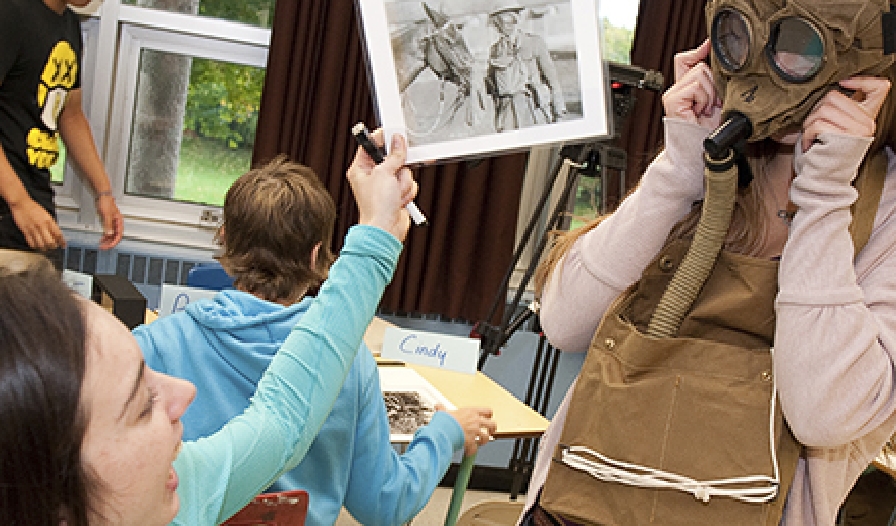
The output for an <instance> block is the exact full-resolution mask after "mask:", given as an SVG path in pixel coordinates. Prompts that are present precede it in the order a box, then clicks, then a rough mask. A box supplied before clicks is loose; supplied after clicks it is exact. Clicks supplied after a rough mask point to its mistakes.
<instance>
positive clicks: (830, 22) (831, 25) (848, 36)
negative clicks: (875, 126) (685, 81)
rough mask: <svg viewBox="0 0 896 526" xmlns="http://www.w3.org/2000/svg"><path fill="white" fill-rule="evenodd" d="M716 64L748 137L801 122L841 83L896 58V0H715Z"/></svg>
mask: <svg viewBox="0 0 896 526" xmlns="http://www.w3.org/2000/svg"><path fill="white" fill-rule="evenodd" d="M706 20H707V27H708V29H709V34H710V40H711V42H712V61H711V63H712V71H713V77H714V79H715V83H716V89H717V90H718V93H719V94H720V96H721V98H722V101H723V107H722V114H723V118H727V116H730V115H734V114H738V113H739V114H741V115H743V116H744V117H746V119H747V120H748V121H749V123H750V125H751V127H750V130H751V131H750V134H749V138H748V139H747V140H748V141H758V140H761V139H764V138H766V137H769V136H772V135H774V134H775V133H777V132H779V131H784V130H790V129H794V128H796V127H799V126H800V125H801V124H802V122H803V120H804V119H805V118H806V116H807V115H808V114H809V112H810V111H811V110H812V108H813V107H814V105H815V103H816V102H818V100H819V99H820V98H821V97H823V96H824V95H825V94H826V93H827V92H828V91H829V90H831V89H836V88H837V82H838V81H840V80H842V79H845V78H848V77H852V76H855V75H880V74H881V73H883V72H884V71H886V70H887V68H889V67H890V66H891V65H892V64H893V62H894V55H893V53H894V52H896V10H894V11H893V12H891V6H890V2H889V0H708V1H707V4H706Z"/></svg>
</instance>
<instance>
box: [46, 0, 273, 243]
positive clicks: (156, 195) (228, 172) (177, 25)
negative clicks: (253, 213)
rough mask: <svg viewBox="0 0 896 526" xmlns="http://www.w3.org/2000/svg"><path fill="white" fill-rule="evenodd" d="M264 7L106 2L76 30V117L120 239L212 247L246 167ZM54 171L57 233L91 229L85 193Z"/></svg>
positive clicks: (224, 0) (177, 0) (253, 1)
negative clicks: (115, 213) (80, 107)
mask: <svg viewBox="0 0 896 526" xmlns="http://www.w3.org/2000/svg"><path fill="white" fill-rule="evenodd" d="M273 6H274V0H200V1H195V0H106V2H105V3H104V5H103V7H102V9H101V10H100V11H99V12H98V14H99V15H100V16H99V18H91V19H88V20H85V21H84V22H83V23H82V28H83V29H84V31H85V57H84V67H83V73H84V77H83V84H84V88H85V90H84V91H85V99H84V103H85V110H86V111H87V112H88V115H89V117H90V119H91V125H92V127H93V130H94V135H95V139H96V141H97V144H98V147H99V149H100V152H101V155H102V156H103V160H104V163H105V166H106V170H107V171H108V173H109V176H110V178H111V180H112V186H113V192H114V194H115V196H116V198H117V201H118V206H119V208H120V209H121V211H122V213H123V214H124V216H125V223H126V232H125V233H126V235H127V236H128V238H137V239H142V240H145V241H151V242H165V243H168V244H179V245H185V246H190V247H194V248H200V249H213V248H214V244H213V243H212V236H213V233H214V227H216V226H217V224H218V221H219V218H220V206H221V205H222V204H223V200H224V194H225V192H226V191H227V188H229V187H230V184H231V183H232V182H233V180H234V179H236V178H237V177H238V176H239V175H240V174H242V173H244V172H245V171H246V170H248V169H249V167H250V160H251V155H252V147H253V144H254V139H255V127H256V125H257V118H258V109H259V103H260V99H261V90H262V86H263V84H264V76H265V69H264V68H265V65H266V63H267V52H268V44H269V42H270V30H269V29H267V28H268V27H270V17H271V14H272V13H273ZM91 104H92V106H91ZM60 165H61V163H60ZM57 171H58V172H60V174H59V175H58V176H57V175H56V173H55V172H54V181H55V180H57V178H58V180H59V181H60V183H61V186H60V187H58V188H59V189H64V188H65V187H66V186H71V191H70V192H69V193H70V200H67V201H66V200H62V201H61V200H59V199H57V203H58V204H59V207H60V209H63V208H65V209H66V210H65V211H66V213H62V211H61V212H60V223H61V224H62V225H63V226H64V227H67V228H75V229H83V228H87V229H90V225H91V224H92V223H93V222H94V221H95V220H96V218H95V212H94V211H93V206H92V196H91V193H90V192H89V189H88V188H85V187H84V185H82V184H81V182H80V180H78V178H76V177H69V176H68V173H69V168H66V170H65V171H64V172H62V171H61V170H58V169H57ZM61 193H63V194H64V193H65V192H64V191H63V192H61ZM57 195H60V192H59V191H57Z"/></svg>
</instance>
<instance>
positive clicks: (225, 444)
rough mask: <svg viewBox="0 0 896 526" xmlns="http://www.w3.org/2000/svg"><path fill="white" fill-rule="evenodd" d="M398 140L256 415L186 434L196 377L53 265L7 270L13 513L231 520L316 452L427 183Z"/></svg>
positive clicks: (2, 413) (254, 407) (0, 406)
mask: <svg viewBox="0 0 896 526" xmlns="http://www.w3.org/2000/svg"><path fill="white" fill-rule="evenodd" d="M405 154H406V145H405V142H404V140H403V139H402V138H400V137H396V138H395V139H394V140H393V144H392V149H391V153H390V155H389V156H388V157H387V158H386V160H385V161H384V162H383V163H382V164H380V165H378V166H376V165H375V164H374V162H373V161H372V160H371V159H370V157H368V156H367V154H366V153H364V152H363V150H361V149H359V150H358V153H357V154H356V156H355V160H354V162H353V164H352V166H351V167H350V168H349V170H348V179H349V182H350V183H351V185H352V191H353V193H354V195H355V199H356V201H357V203H358V208H359V210H360V219H359V225H356V226H354V227H353V228H352V229H351V230H350V231H349V233H348V235H347V236H346V239H345V244H344V246H343V249H342V252H341V255H340V257H339V258H338V259H337V260H336V262H335V263H334V264H333V266H332V268H331V269H330V274H329V278H328V280H327V281H326V282H325V283H324V284H323V285H322V287H321V289H320V292H319V294H318V296H317V298H316V299H315V300H314V303H313V304H312V305H311V306H310V307H309V309H308V311H307V313H306V314H305V316H304V317H303V318H302V320H301V322H300V323H299V324H298V325H297V326H296V327H295V329H294V330H293V332H292V334H291V335H290V336H289V337H288V338H287V340H286V341H285V342H284V344H283V346H282V347H281V349H280V352H279V353H278V355H277V356H276V357H275V358H274V359H273V360H272V362H271V365H270V368H269V369H268V371H267V372H266V373H265V375H264V377H263V378H262V379H261V380H260V381H259V384H258V389H257V391H256V394H255V396H254V397H253V399H252V403H251V405H250V406H249V408H247V409H246V411H245V412H244V413H243V414H242V415H240V416H238V417H236V418H234V419H233V420H232V421H231V422H229V423H228V424H227V425H226V426H225V427H224V428H223V429H222V430H221V431H220V432H218V433H216V434H214V435H213V436H210V437H208V438H205V439H202V440H199V441H196V442H188V443H182V442H181V436H182V434H183V426H182V424H181V422H180V417H181V415H183V413H184V411H185V410H186V408H187V406H188V405H189V404H190V402H191V401H192V399H193V397H194V395H195V388H194V387H193V385H192V384H190V383H189V382H186V381H183V380H178V379H175V378H173V377H170V376H167V375H164V374H161V373H158V372H155V371H153V370H151V369H149V368H148V367H146V364H145V363H144V361H143V358H142V354H141V352H140V348H139V347H138V345H137V343H136V341H135V340H134V337H133V336H132V335H131V333H130V332H129V331H128V329H127V328H126V327H125V326H124V325H122V324H121V323H120V322H119V321H118V320H117V319H116V318H115V317H113V316H112V314H110V313H109V312H107V311H105V310H104V309H102V308H101V307H99V306H98V305H96V304H94V303H91V302H87V301H85V300H82V299H80V298H78V297H76V296H75V295H74V293H72V292H70V291H68V290H67V289H66V287H65V286H64V285H63V284H62V282H61V281H60V280H59V276H58V274H56V273H55V272H53V271H50V270H49V269H48V268H47V266H46V265H43V266H42V265H37V266H31V267H30V268H28V269H27V270H25V271H23V272H13V271H9V270H5V271H3V272H2V274H0V349H2V350H0V418H2V420H3V426H2V431H0V524H27V525H29V526H30V525H47V526H50V525H53V526H58V525H60V524H64V525H66V526H87V525H91V526H96V525H106V524H115V525H141V526H147V525H148V526H155V525H164V524H168V523H173V524H181V525H189V526H197V525H200V526H201V525H212V524H219V523H221V522H223V521H224V520H226V519H227V518H228V517H230V516H232V515H233V514H234V513H236V512H237V511H238V510H240V509H241V508H242V507H243V506H245V504H246V503H248V502H249V501H250V500H251V499H252V498H253V497H254V496H255V495H257V494H258V493H260V492H261V491H262V490H263V489H264V488H266V487H268V486H269V485H270V484H271V483H272V482H273V481H274V480H276V479H277V478H278V477H279V476H280V475H281V474H282V473H283V472H284V471H286V470H288V469H291V468H292V467H294V466H295V465H296V464H297V463H298V462H299V461H301V459H302V458H303V456H304V454H305V452H306V451H307V449H308V446H309V444H310V443H311V441H312V440H313V438H314V436H315V435H316V434H317V432H318V430H319V428H320V426H321V425H322V423H323V421H324V419H325V418H326V417H327V414H328V413H329V410H330V407H331V406H332V404H333V401H334V400H335V399H336V396H337V394H338V392H339V390H340V387H341V384H342V381H343V379H344V378H345V375H346V372H347V370H348V368H349V366H350V365H351V363H352V362H353V358H354V355H355V353H356V352H357V349H358V347H359V344H360V342H361V337H362V335H363V334H364V331H365V329H366V328H367V325H368V324H369V323H370V320H371V318H372V317H373V314H374V311H375V308H376V306H377V304H378V303H379V299H380V297H381V294H382V291H383V289H384V287H385V285H386V284H387V283H388V281H389V279H390V278H391V276H392V272H393V271H394V269H395V265H396V261H397V258H398V255H399V253H400V251H401V241H402V240H403V239H404V237H405V236H406V234H407V230H408V227H409V225H410V218H409V217H408V214H407V212H406V211H405V210H404V205H405V204H407V203H408V202H410V201H411V200H412V199H413V197H414V195H415V194H416V189H417V187H416V183H415V182H414V181H413V178H412V177H411V174H410V171H409V170H408V169H407V168H402V166H403V164H404V160H405Z"/></svg>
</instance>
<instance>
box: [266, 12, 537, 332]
mask: <svg viewBox="0 0 896 526" xmlns="http://www.w3.org/2000/svg"><path fill="white" fill-rule="evenodd" d="M273 22H274V26H273V33H272V37H271V46H270V53H269V58H268V65H267V80H266V82H265V87H264V91H263V93H262V98H261V111H260V116H259V122H258V132H257V137H256V142H255V151H254V155H253V164H256V165H257V164H259V163H263V162H265V161H267V160H269V159H271V158H273V157H274V156H276V155H277V154H280V153H284V154H286V155H288V156H289V157H290V159H292V160H294V161H297V162H301V163H303V164H306V165H308V166H310V167H311V168H313V169H314V170H315V171H316V172H317V173H318V175H319V176H320V177H321V179H322V180H323V181H324V182H325V184H326V186H327V188H328V189H329V190H330V192H331V194H332V195H333V198H334V200H335V201H336V204H337V207H338V209H339V219H338V221H337V225H336V232H335V235H334V244H335V246H334V249H338V248H339V246H340V245H341V243H342V238H343V236H344V235H345V232H346V231H347V230H348V228H349V226H351V225H352V224H354V223H355V221H356V220H357V209H356V208H355V205H354V201H353V199H352V196H351V190H350V188H349V186H348V184H347V183H346V181H345V170H346V168H347V167H348V166H349V164H350V163H351V159H352V157H353V155H354V152H355V148H356V145H355V144H354V142H353V139H352V138H351V136H350V133H349V131H350V130H351V127H352V126H353V125H354V124H355V123H356V122H358V121H364V122H366V123H367V124H368V126H370V127H371V128H374V127H375V126H376V125H377V120H376V113H375V109H374V104H373V99H372V96H371V91H370V88H369V85H368V80H367V66H366V59H365V55H364V51H363V46H362V43H361V38H360V35H359V25H358V20H357V18H356V12H355V6H354V2H353V1H352V0H301V1H298V0H281V1H279V2H277V4H276V8H275V13H274V18H273ZM383 38H387V36H386V35H383ZM525 164H526V155H525V154H513V155H506V156H502V157H496V158H491V159H486V160H484V161H482V162H480V163H479V164H478V165H476V166H472V165H471V163H466V162H461V163H451V164H443V165H438V166H431V167H427V168H422V169H417V170H415V175H416V176H417V180H418V181H419V183H420V193H419V195H418V198H417V200H416V202H417V205H418V206H419V207H420V209H421V211H423V213H424V214H426V215H427V217H428V219H429V222H430V225H429V226H427V227H413V228H412V229H411V233H410V235H409V236H408V239H407V241H406V244H405V251H404V254H403V255H402V258H401V261H400V262H399V267H398V270H397V272H396V275H395V278H394V280H393V282H392V284H391V285H390V286H389V288H388V289H387V290H386V294H385V296H384V298H383V302H382V304H381V307H382V308H383V309H384V310H387V311H390V312H400V313H416V314H427V315H440V316H443V317H445V318H448V319H460V320H468V321H478V320H480V319H482V318H483V317H484V316H485V315H487V314H488V311H489V308H490V307H491V303H492V300H493V298H494V297H495V296H496V294H497V293H498V289H499V288H500V286H501V282H502V279H503V277H504V274H505V273H506V271H507V267H508V266H509V265H510V264H511V258H512V252H513V244H514V235H515V230H516V218H517V214H518V208H519V199H520V191H521V188H522V178H523V172H524V170H525ZM489 321H491V322H496V321H497V320H494V319H493V320H489Z"/></svg>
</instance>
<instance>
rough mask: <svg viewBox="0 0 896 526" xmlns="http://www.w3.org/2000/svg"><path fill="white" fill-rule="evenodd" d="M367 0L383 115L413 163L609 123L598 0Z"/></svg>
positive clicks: (364, 20)
mask: <svg viewBox="0 0 896 526" xmlns="http://www.w3.org/2000/svg"><path fill="white" fill-rule="evenodd" d="M357 2H358V6H359V13H360V15H361V26H362V30H363V31H362V33H363V35H364V44H365V48H366V51H367V58H368V65H369V71H370V80H371V86H372V89H373V92H374V94H375V98H376V107H377V113H378V116H379V120H380V123H379V124H380V125H381V126H382V128H383V130H384V131H385V133H386V136H387V138H388V137H390V136H391V135H392V134H394V133H400V134H403V135H405V136H406V137H407V138H408V143H409V151H408V162H409V163H411V164H413V163H417V162H423V161H440V160H448V159H460V158H469V157H486V156H490V155H495V154H499V153H505V152H508V151H513V150H520V149H525V148H529V147H532V146H538V145H544V144H555V143H574V142H585V141H592V140H596V139H599V138H603V137H607V136H609V135H610V133H611V131H612V130H610V129H609V126H610V123H611V120H610V119H609V113H608V112H609V111H611V108H610V102H611V98H610V96H609V87H608V85H607V83H606V80H605V79H606V71H605V66H604V63H603V60H602V59H601V56H602V55H601V46H600V26H599V17H598V12H597V3H596V2H595V1H594V0H422V1H421V0H357ZM386 144H389V141H388V140H387V141H386Z"/></svg>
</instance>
